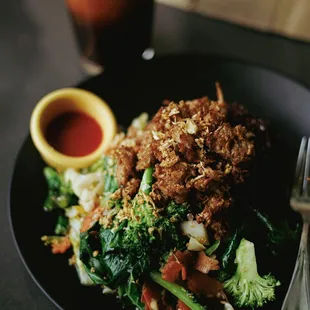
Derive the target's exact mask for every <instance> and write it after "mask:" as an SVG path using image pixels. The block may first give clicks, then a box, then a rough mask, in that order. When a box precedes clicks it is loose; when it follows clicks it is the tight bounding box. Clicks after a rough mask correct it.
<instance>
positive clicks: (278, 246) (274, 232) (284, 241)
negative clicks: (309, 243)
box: [251, 209, 301, 255]
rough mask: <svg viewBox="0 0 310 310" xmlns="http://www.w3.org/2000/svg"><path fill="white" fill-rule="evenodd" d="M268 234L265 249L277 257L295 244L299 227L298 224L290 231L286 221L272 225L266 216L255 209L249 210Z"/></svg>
mask: <svg viewBox="0 0 310 310" xmlns="http://www.w3.org/2000/svg"><path fill="white" fill-rule="evenodd" d="M251 210H252V211H253V213H254V215H255V216H256V217H257V218H258V220H259V221H260V222H261V224H262V225H263V226H264V227H265V229H266V230H267V233H268V243H267V247H268V248H269V249H270V251H271V252H272V254H273V255H277V254H278V253H279V252H280V251H281V250H285V249H288V248H290V247H292V245H294V244H297V243H298V240H299V236H300V230H301V226H300V225H299V223H298V224H297V225H296V227H295V228H294V229H292V228H291V227H290V226H289V224H288V222H287V221H282V222H280V223H279V224H278V225H274V224H273V223H272V222H271V221H270V220H269V218H268V216H267V215H265V214H263V213H261V212H260V211H258V210H257V209H251Z"/></svg>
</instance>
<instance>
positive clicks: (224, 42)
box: [0, 0, 310, 310]
mask: <svg viewBox="0 0 310 310" xmlns="http://www.w3.org/2000/svg"><path fill="white" fill-rule="evenodd" d="M154 46H155V47H156V53H157V55H163V54H169V53H180V52H196V53H212V54H220V55H224V56H229V57H236V58H239V59H241V60H243V61H249V62H253V63H255V64H259V65H262V66H265V67H268V68H271V69H274V70H278V71H280V72H283V73H285V74H288V75H289V76H291V77H293V78H295V79H298V80H299V81H301V82H302V83H304V84H306V85H309V86H310V44H306V43H302V42H297V41H293V40H288V39H285V38H282V37H279V36H274V35H266V34H262V33H258V32H255V31H251V30H247V29H244V28H241V27H238V26H234V25H230V24H227V23H223V22H218V21H214V20H210V19H207V18H204V17H202V16H198V15H194V14H189V13H184V12H181V11H179V10H176V9H172V8H168V7H166V6H162V5H158V6H157V9H156V18H155V27H154ZM86 77H87V76H86V74H85V73H83V71H82V69H81V66H80V61H79V55H78V52H77V49H76V44H75V40H74V37H73V33H72V30H71V27H70V22H69V19H68V16H67V15H66V11H65V9H64V1H63V0H53V1H41V0H12V1H3V3H2V4H1V11H0V140H1V142H2V146H1V148H0V172H1V176H0V199H1V207H0V229H1V230H0V309H5V310H6V309H27V310H30V309H31V310H35V309H39V310H43V309H56V307H55V306H54V305H53V304H52V302H50V301H49V300H48V299H47V297H45V296H44V294H43V293H42V292H41V291H40V289H39V288H38V287H37V286H36V284H35V283H34V282H33V281H32V279H31V277H30V276H29V275H28V273H27V271H26V270H25V268H24V266H23V265H22V262H21V260H20V258H19V256H18V254H17V252H16V249H15V246H14V243H13V239H12V236H11V232H10V228H9V222H8V215H7V192H8V180H9V177H10V174H11V171H12V168H13V164H14V159H15V157H16V154H17V151H18V149H19V148H20V146H21V143H22V141H23V139H24V137H25V136H26V135H27V132H28V123H29V117H30V114H31V111H32V109H33V108H34V106H35V104H36V102H37V101H38V100H39V99H40V97H42V96H43V95H44V94H46V93H48V92H49V91H52V90H54V89H56V88H60V87H65V86H71V85H75V84H76V83H77V82H79V81H81V80H83V79H85V78H86ZM21 207H24V208H31V206H29V205H27V197H25V204H24V205H23V206H21Z"/></svg>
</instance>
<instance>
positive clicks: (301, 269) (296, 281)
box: [281, 221, 310, 310]
mask: <svg viewBox="0 0 310 310" xmlns="http://www.w3.org/2000/svg"><path fill="white" fill-rule="evenodd" d="M308 234H309V223H308V221H307V222H304V224H303V228H302V234H301V239H300V245H299V250H298V256H297V260H296V264H295V269H294V273H293V277H292V280H291V283H290V286H289V288H288V291H287V293H286V296H285V299H284V302H283V306H282V308H281V310H309V309H310V287H309V284H310V283H309V249H308V247H309V245H308Z"/></svg>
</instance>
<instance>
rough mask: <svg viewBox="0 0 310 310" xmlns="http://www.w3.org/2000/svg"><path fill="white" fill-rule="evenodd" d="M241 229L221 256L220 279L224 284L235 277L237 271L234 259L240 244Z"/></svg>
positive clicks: (237, 230)
mask: <svg viewBox="0 0 310 310" xmlns="http://www.w3.org/2000/svg"><path fill="white" fill-rule="evenodd" d="M240 234H241V229H236V230H235V232H234V234H233V235H232V237H231V238H230V239H229V241H228V244H227V247H226V248H225V251H224V253H223V254H222V256H221V259H220V261H221V265H222V266H221V267H222V268H220V270H219V272H218V279H219V280H220V281H221V282H223V281H225V280H227V279H228V278H229V277H231V276H232V275H233V273H234V272H235V270H236V266H235V264H234V259H235V255H236V249H237V248H238V246H239V243H240Z"/></svg>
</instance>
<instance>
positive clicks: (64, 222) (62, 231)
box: [55, 215, 69, 236]
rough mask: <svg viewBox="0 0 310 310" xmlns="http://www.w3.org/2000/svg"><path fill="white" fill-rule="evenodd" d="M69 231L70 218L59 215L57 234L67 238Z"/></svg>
mask: <svg viewBox="0 0 310 310" xmlns="http://www.w3.org/2000/svg"><path fill="white" fill-rule="evenodd" d="M68 229H69V220H68V218H67V217H66V216H64V215H59V216H58V218H57V223H56V227H55V234H56V235H64V236H65V235H66V234H67V233H68Z"/></svg>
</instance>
